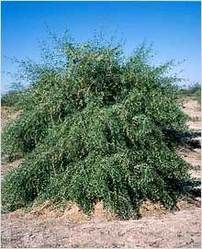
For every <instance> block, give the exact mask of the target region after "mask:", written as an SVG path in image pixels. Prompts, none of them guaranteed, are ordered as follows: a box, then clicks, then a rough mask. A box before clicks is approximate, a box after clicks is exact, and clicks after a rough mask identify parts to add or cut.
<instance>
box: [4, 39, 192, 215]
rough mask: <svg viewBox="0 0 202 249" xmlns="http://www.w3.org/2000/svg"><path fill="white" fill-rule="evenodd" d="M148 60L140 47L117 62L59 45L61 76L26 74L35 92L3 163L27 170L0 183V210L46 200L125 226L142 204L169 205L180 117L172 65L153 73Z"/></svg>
mask: <svg viewBox="0 0 202 249" xmlns="http://www.w3.org/2000/svg"><path fill="white" fill-rule="evenodd" d="M149 54H150V50H149V49H147V48H146V47H145V46H144V45H142V46H140V47H138V48H137V49H136V50H135V52H134V53H133V54H132V56H130V57H129V58H124V57H123V53H122V48H121V46H113V45H109V44H106V43H102V42H101V43H97V42H95V43H93V42H87V43H82V44H78V43H72V42H67V41H66V42H64V43H63V44H62V46H60V55H59V56H58V57H57V61H58V60H59V61H60V63H59V66H58V65H57V63H56V64H55V63H52V64H51V63H45V64H42V65H34V66H33V65H32V64H28V66H27V64H26V66H27V70H28V71H29V70H30V72H31V74H30V75H31V76H32V84H31V85H30V87H29V88H28V89H26V90H25V91H24V93H23V94H22V97H21V98H20V103H19V106H20V108H21V110H22V114H21V115H20V116H19V118H18V119H17V120H15V121H14V122H12V123H11V124H10V125H9V126H8V127H7V128H6V130H5V132H4V134H3V151H4V153H5V154H7V155H8V156H9V158H10V159H13V158H16V157H17V156H18V157H24V158H25V160H24V161H23V163H22V165H21V166H20V167H19V168H18V169H15V170H14V171H12V172H10V173H9V174H8V175H7V176H6V177H5V180H4V181H3V198H2V202H3V205H4V206H5V208H7V209H8V210H15V209H17V208H20V207H23V206H26V205H27V204H30V203H32V202H33V201H37V200H47V199H51V200H56V201H63V200H71V201H75V202H76V203H77V204H79V205H80V206H81V207H82V208H83V209H84V211H86V212H88V211H90V210H91V209H92V205H93V204H94V203H95V202H97V201H99V200H102V201H103V203H104V205H105V206H106V207H107V208H109V209H111V210H113V211H114V212H115V213H117V214H119V215H120V216H122V217H125V218H127V217H132V216H133V215H134V214H135V212H136V211H137V209H138V207H139V205H140V203H141V202H142V201H143V200H145V199H150V200H152V201H158V200H160V201H161V202H162V203H163V204H164V205H165V206H166V207H172V206H173V205H174V204H175V201H176V199H177V197H178V196H179V195H180V193H181V185H182V182H183V181H184V180H185V179H186V178H187V177H188V174H187V165H186V163H185V162H184V161H183V160H182V159H181V158H180V157H179V156H178V155H177V154H176V152H175V146H176V141H177V140H176V138H177V134H179V133H180V132H182V131H184V130H185V129H186V126H185V122H186V116H185V115H184V114H183V113H182V111H181V110H180V108H179V106H178V104H177V92H176V87H175V83H176V80H177V78H175V77H174V76H169V74H168V73H167V72H168V71H169V70H170V68H171V63H166V64H163V65H160V66H153V65H152V63H151V61H150V60H149ZM60 56H61V57H60ZM53 57H54V54H53ZM60 59H61V60H60ZM30 72H29V73H30Z"/></svg>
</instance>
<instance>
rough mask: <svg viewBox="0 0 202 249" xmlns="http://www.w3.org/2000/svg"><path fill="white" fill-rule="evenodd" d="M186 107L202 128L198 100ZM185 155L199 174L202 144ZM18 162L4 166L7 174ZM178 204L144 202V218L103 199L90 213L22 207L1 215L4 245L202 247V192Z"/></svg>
mask: <svg viewBox="0 0 202 249" xmlns="http://www.w3.org/2000/svg"><path fill="white" fill-rule="evenodd" d="M184 111H185V112H186V113H187V114H188V115H189V116H190V117H191V118H192V120H190V122H189V126H190V128H192V129H194V130H200V129H201V114H200V108H199V105H198V104H197V102H196V101H194V100H191V99H189V100H187V101H185V102H184ZM4 116H6V115H4ZM181 155H182V157H183V158H184V159H185V160H186V161H187V162H189V163H190V164H191V166H190V173H191V174H192V177H194V178H197V179H199V178H200V173H201V171H200V165H201V158H200V149H193V150H189V149H187V150H184V151H183V152H181ZM19 163H20V161H17V162H14V163H13V164H6V165H3V167H2V173H3V174H4V173H5V172H6V171H8V170H10V169H12V168H15V167H17V166H18V165H19ZM177 206H178V209H179V210H176V211H175V212H169V211H167V210H165V209H164V208H162V207H161V206H160V205H159V204H155V205H154V204H151V203H145V204H144V205H143V207H142V208H141V210H140V212H141V214H142V216H143V218H141V219H138V220H127V221H121V220H119V219H117V218H116V217H113V216H112V215H111V214H110V213H108V212H107V211H106V210H103V208H102V205H101V204H100V203H98V204H97V205H96V206H95V211H94V214H93V215H92V217H91V218H89V217H87V216H85V215H84V214H83V213H82V211H81V210H79V208H78V207H77V206H76V205H74V204H68V206H67V207H66V209H65V212H61V211H59V210H56V209H54V208H53V207H51V205H50V204H49V203H45V204H44V205H42V206H37V207H34V208H33V209H32V210H31V212H25V211H22V210H17V211H15V212H12V213H9V214H3V215H2V227H1V234H2V238H1V242H2V247H4V248H5V247H6V248H8V247H10V248H15V247H21V248H25V247H28V248H33V247H38V248H49V247H54V248H56V247H151V248H159V247H162V248H166V247H168V248H178V247H179V248H201V209H200V197H199V198H198V201H196V202H190V203H189V202H187V201H180V202H179V203H178V205H177Z"/></svg>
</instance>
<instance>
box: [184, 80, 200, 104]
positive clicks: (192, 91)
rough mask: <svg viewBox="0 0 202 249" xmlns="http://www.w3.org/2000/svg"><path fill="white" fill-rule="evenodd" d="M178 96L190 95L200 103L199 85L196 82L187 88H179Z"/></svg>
mask: <svg viewBox="0 0 202 249" xmlns="http://www.w3.org/2000/svg"><path fill="white" fill-rule="evenodd" d="M180 96H182V97H191V98H193V99H196V100H197V101H198V102H199V103H200V104H201V85H200V84H199V83H196V84H194V85H192V86H189V87H188V88H186V89H185V88H183V89H180Z"/></svg>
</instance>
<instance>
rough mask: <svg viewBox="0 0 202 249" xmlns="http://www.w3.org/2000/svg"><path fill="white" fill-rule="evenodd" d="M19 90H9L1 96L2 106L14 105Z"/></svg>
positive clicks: (19, 93) (19, 94) (18, 95)
mask: <svg viewBox="0 0 202 249" xmlns="http://www.w3.org/2000/svg"><path fill="white" fill-rule="evenodd" d="M20 96H21V92H20V91H18V90H11V91H9V92H7V93H5V94H3V95H2V96H1V105H2V106H16V105H17V103H18V101H19V98H20Z"/></svg>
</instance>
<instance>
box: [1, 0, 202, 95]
mask: <svg viewBox="0 0 202 249" xmlns="http://www.w3.org/2000/svg"><path fill="white" fill-rule="evenodd" d="M1 4H2V70H3V71H10V72H14V71H15V70H16V65H15V64H12V63H11V62H10V60H8V59H6V58H4V57H5V56H6V57H13V56H14V57H16V58H18V59H23V58H25V57H29V58H31V59H33V60H35V61H39V54H40V49H39V45H38V41H39V40H45V39H46V38H47V30H46V25H48V26H49V27H50V29H51V30H53V31H55V32H57V33H62V32H64V30H65V29H66V28H68V29H69V30H70V32H71V34H72V36H73V37H74V38H75V39H77V40H79V41H81V40H86V39H88V38H92V36H93V34H94V31H95V30H97V31H103V32H104V33H106V35H107V36H108V35H111V34H116V36H117V38H123V39H125V41H126V43H125V47H124V50H125V53H126V54H129V53H130V52H131V51H133V49H134V48H135V47H136V46H137V45H138V44H139V43H141V42H142V41H143V40H146V41H148V42H153V43H154V48H155V49H156V51H157V52H158V54H157V61H164V60H167V59H176V60H177V61H179V60H183V59H186V62H185V63H184V64H183V66H181V68H184V72H183V73H182V74H181V75H182V76H184V77H186V78H187V82H188V83H190V82H195V81H200V67H201V66H200V2H57V1H54V2H3V3H1ZM10 82H11V78H10V77H9V76H8V75H6V74H5V73H3V77H2V92H5V91H7V90H8V89H9V85H10Z"/></svg>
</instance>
